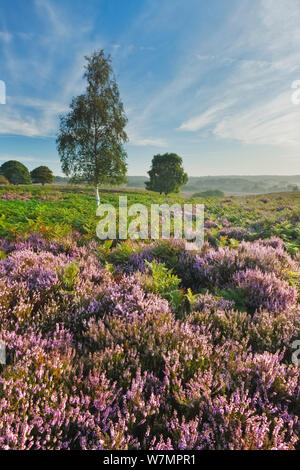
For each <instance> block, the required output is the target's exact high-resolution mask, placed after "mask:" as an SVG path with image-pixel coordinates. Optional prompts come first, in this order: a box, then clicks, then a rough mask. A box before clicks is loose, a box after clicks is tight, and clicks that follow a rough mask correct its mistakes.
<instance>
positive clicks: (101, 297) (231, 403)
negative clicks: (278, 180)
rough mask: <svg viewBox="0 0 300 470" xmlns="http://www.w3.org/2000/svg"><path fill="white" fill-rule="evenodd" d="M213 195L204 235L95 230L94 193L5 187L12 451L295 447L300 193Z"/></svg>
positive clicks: (0, 377) (0, 225)
mask: <svg viewBox="0 0 300 470" xmlns="http://www.w3.org/2000/svg"><path fill="white" fill-rule="evenodd" d="M119 195H126V196H127V197H128V204H129V205H130V204H133V203H136V202H138V203H143V204H145V205H146V206H147V207H149V206H150V204H151V203H166V202H167V203H170V204H172V203H174V202H178V203H180V204H183V203H194V204H195V203H203V204H204V205H205V243H204V246H203V248H202V249H201V250H200V251H198V252H187V251H186V250H185V248H184V244H183V243H182V242H181V241H178V240H173V239H170V240H158V241H155V242H154V241H151V240H148V241H120V242H119V241H118V240H114V241H105V242H101V241H100V240H98V239H97V237H96V225H97V222H98V219H97V217H96V204H95V200H94V192H93V190H92V189H90V188H84V187H76V186H73V187H72V186H68V185H66V186H57V187H56V186H49V187H39V186H20V187H14V186H5V187H2V188H0V341H2V348H3V347H4V346H3V345H5V349H6V363H5V364H2V365H0V415H1V418H2V419H1V421H0V449H180V450H184V449H296V448H299V430H300V426H299V414H300V407H299V403H300V369H299V362H300V351H299V349H300V307H299V291H300V255H299V248H300V230H299V229H300V193H299V192H297V191H293V192H289V193H274V194H267V195H255V196H243V197H237V196H234V197H225V198H221V197H219V198H205V199H201V198H191V197H189V196H185V197H184V196H180V195H170V196H168V197H165V196H160V195H159V194H155V193H151V192H147V191H138V190H129V189H126V188H124V189H122V190H119V191H115V190H103V191H101V192H100V198H101V203H107V202H108V203H111V204H113V205H115V207H118V197H119Z"/></svg>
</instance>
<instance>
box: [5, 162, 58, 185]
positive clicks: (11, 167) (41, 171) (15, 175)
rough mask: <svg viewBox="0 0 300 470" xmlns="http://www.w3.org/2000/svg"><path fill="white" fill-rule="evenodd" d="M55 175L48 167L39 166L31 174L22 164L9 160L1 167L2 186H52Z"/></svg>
mask: <svg viewBox="0 0 300 470" xmlns="http://www.w3.org/2000/svg"><path fill="white" fill-rule="evenodd" d="M53 181H54V175H53V173H52V171H51V170H50V168H48V167H47V166H39V167H37V168H35V169H34V170H32V171H31V172H29V170H28V168H27V167H26V166H25V165H23V164H22V163H21V162H18V161H16V160H9V161H8V162H5V163H3V165H2V166H1V167H0V184H15V185H18V184H31V183H40V184H42V185H44V184H47V183H48V184H51V183H53Z"/></svg>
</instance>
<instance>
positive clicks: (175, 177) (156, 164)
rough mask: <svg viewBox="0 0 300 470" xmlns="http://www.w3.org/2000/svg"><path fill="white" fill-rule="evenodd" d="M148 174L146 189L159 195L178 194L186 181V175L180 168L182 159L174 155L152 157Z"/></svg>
mask: <svg viewBox="0 0 300 470" xmlns="http://www.w3.org/2000/svg"><path fill="white" fill-rule="evenodd" d="M148 174H149V177H150V181H146V188H147V189H148V190H150V191H156V192H158V193H160V194H162V193H164V194H170V193H179V192H180V189H181V187H182V186H184V185H185V184H186V183H187V181H188V175H187V174H186V173H185V172H184V169H183V167H182V158H180V157H179V156H178V155H176V153H165V154H164V155H154V157H153V159H152V167H151V170H149V171H148Z"/></svg>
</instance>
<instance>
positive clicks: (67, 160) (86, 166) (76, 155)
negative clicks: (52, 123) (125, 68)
mask: <svg viewBox="0 0 300 470" xmlns="http://www.w3.org/2000/svg"><path fill="white" fill-rule="evenodd" d="M85 59H86V60H87V65H86V66H85V73H84V78H85V79H86V80H87V88H86V91H85V93H84V94H82V95H80V96H77V97H75V98H73V100H72V103H71V105H70V108H71V109H70V111H69V113H67V114H66V115H63V116H61V118H60V129H59V133H58V137H57V148H58V152H59V155H60V159H61V164H62V170H63V172H64V173H65V174H66V175H67V176H70V177H71V180H72V181H74V182H84V183H87V184H92V185H94V186H95V192H96V201H97V205H99V203H100V200H99V192H98V185H100V184H121V183H123V182H124V181H125V175H126V170H127V165H126V158H127V154H126V152H125V150H124V148H123V144H124V143H125V142H126V141H127V140H128V139H127V134H126V132H125V126H126V124H127V118H126V116H125V113H124V108H123V104H122V102H121V100H120V93H119V89H118V86H117V83H116V80H115V77H114V74H113V70H112V67H111V57H110V55H108V56H107V57H105V55H104V51H103V50H100V51H99V52H95V53H94V54H92V56H91V57H85Z"/></svg>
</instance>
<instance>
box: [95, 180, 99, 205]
mask: <svg viewBox="0 0 300 470" xmlns="http://www.w3.org/2000/svg"><path fill="white" fill-rule="evenodd" d="M95 196H96V204H97V207H99V206H100V196H99V189H98V185H97V186H96V187H95Z"/></svg>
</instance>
